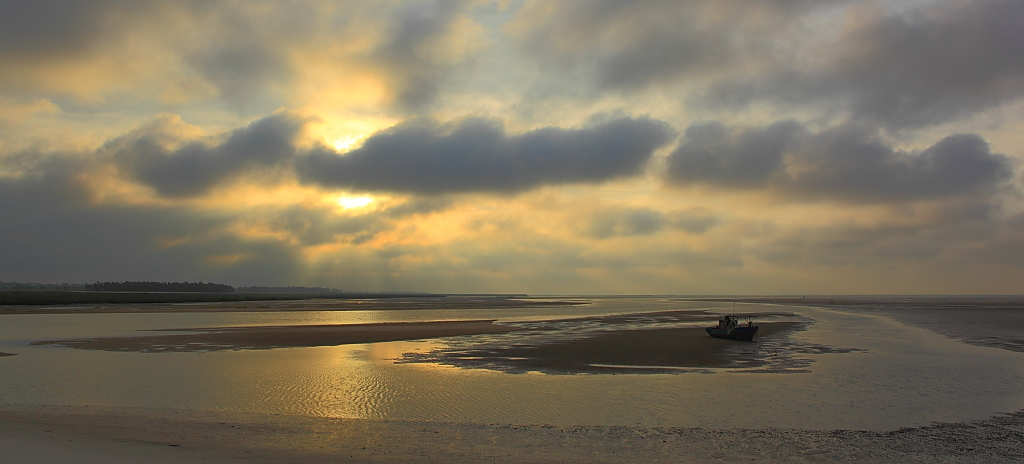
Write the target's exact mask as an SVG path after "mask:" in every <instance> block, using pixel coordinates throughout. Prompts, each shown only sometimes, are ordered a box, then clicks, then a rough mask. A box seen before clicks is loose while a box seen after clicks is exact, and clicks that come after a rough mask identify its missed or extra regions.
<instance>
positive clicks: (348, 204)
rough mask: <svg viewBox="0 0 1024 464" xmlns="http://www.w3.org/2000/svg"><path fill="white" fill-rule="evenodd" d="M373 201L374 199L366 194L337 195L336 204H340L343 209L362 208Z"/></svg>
mask: <svg viewBox="0 0 1024 464" xmlns="http://www.w3.org/2000/svg"><path fill="white" fill-rule="evenodd" d="M373 202H374V199H373V198H372V197H368V196H360V197H346V196H342V197H338V205H339V206H341V207H342V208H344V209H355V208H363V207H365V206H368V205H369V204H370V203H373Z"/></svg>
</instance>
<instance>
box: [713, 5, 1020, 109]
mask: <svg viewBox="0 0 1024 464" xmlns="http://www.w3.org/2000/svg"><path fill="white" fill-rule="evenodd" d="M1021 24H1024V3H1022V2H1019V1H1017V0H982V1H972V2H945V3H938V4H929V5H928V6H925V7H922V8H917V9H914V10H911V11H905V12H901V13H893V14H889V15H880V14H879V15H874V16H870V17H869V18H868V19H863V18H862V19H861V20H860V23H858V24H857V26H856V27H852V28H849V30H847V31H845V32H844V33H843V34H841V35H840V37H839V39H838V40H836V41H835V42H828V43H831V44H833V45H830V49H829V50H827V55H826V56H829V58H828V59H827V60H826V61H825V62H824V63H803V64H801V65H795V64H794V62H793V61H786V62H782V63H779V64H781V65H784V66H777V67H775V69H773V70H764V71H763V72H761V73H759V74H757V75H748V76H742V77H739V78H733V79H728V80H725V81H723V82H721V83H718V84H715V85H713V86H712V87H711V88H710V89H709V90H708V92H707V93H706V94H705V95H704V96H703V97H701V98H699V99H696V100H695V101H699V102H701V103H703V104H706V105H711V106H724V107H734V108H735V107H744V106H746V105H749V104H751V103H754V102H758V101H773V102H779V103H784V104H788V105H804V104H816V105H824V106H825V107H828V108H831V109H835V110H842V111H847V112H849V113H850V115H851V116H852V117H854V118H856V119H860V120H863V121H867V122H871V123H878V124H881V125H884V126H885V127H889V128H897V129H899V128H914V127H921V126H926V125H930V124H935V123H941V122H946V121H950V120H954V119H956V118H959V117H962V116H967V115H970V114H973V113H975V112H978V111H981V110H984V109H987V108H991V107H994V106H998V105H1002V104H1004V103H1006V102H1007V101H1010V100H1016V99H1019V98H1020V97H1021V96H1022V95H1024V47H1021V46H1020V44H1021V43H1024V28H1022V27H1021ZM823 51H826V50H823Z"/></svg>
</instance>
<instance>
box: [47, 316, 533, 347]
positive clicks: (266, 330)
mask: <svg viewBox="0 0 1024 464" xmlns="http://www.w3.org/2000/svg"><path fill="white" fill-rule="evenodd" d="M512 330H516V329H515V328H513V327H508V326H502V325H498V324H495V323H494V321H493V320H475V321H435V322H386V323H376V324H329V325H295V326H254V327H203V328H192V329H175V331H186V332H189V333H174V334H157V335H141V336H131V337H103V338H79V339H66V340H40V341H35V342H32V344H33V345H60V346H65V347H69V348H79V349H84V350H105V351H139V352H147V353H152V352H187V351H223V350H259V349H272V348H294V347H313V346H337V345H348V344H358V343H377V342H390V341H402V340H419V339H425V338H438V337H451V336H456V335H471V334H485V333H500V332H508V331H512Z"/></svg>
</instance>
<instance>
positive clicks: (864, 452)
mask: <svg viewBox="0 0 1024 464" xmlns="http://www.w3.org/2000/svg"><path fill="white" fill-rule="evenodd" d="M785 303H787V304H793V303H792V302H789V301H787V302H785ZM815 303H818V302H815ZM822 303H824V304H812V306H811V307H810V308H809V309H808V311H809V312H800V314H796V313H795V312H791V311H788V310H786V307H785V306H783V307H778V309H773V308H776V306H773V305H771V304H770V303H767V305H766V306H765V304H766V302H763V301H761V302H758V303H757V304H758V305H757V306H755V305H754V304H753V303H750V304H749V306H747V307H748V308H754V309H756V310H757V314H758V318H759V319H758V321H759V322H758V324H759V325H760V326H761V327H762V329H761V332H760V335H759V337H760V338H759V342H760V343H758V344H743V343H741V342H732V343H718V342H722V341H721V340H716V339H712V338H710V337H707V336H706V335H704V334H701V333H700V332H702V329H701V328H700V327H699V325H700V324H705V323H706V322H707V321H708V320H709V317H712V316H713V315H712V314H709V313H708V312H707V311H704V310H699V311H698V310H672V311H654V312H636V313H631V314H612V315H600V316H589V317H581V318H548V319H541V320H524V321H509V320H504V319H502V320H484V319H472V320H451V321H422V322H398V323H382V322H378V323H367V324H306V325H264V326H259V325H251V326H208V327H204V326H197V327H185V328H174V329H171V330H154V331H149V332H148V333H146V334H143V335H138V334H127V335H124V334H123V335H118V336H104V337H84V338H59V339H46V340H33V341H32V343H33V345H29V346H34V347H37V348H32V349H33V350H37V349H46V350H47V351H45V353H50V354H54V355H55V354H59V353H75V352H82V353H83V354H86V353H89V352H97V353H102V352H111V353H124V354H125V355H129V356H142V357H145V356H160V358H146V359H172V358H167V357H168V356H171V357H176V356H218V355H219V354H218V353H225V352H228V353H239V354H242V353H246V352H249V353H253V355H259V354H260V353H264V352H266V353H271V352H281V353H287V352H288V351H287V350H289V349H298V350H310V349H313V350H318V349H326V348H328V347H329V346H330V345H345V344H351V345H352V346H357V347H358V346H370V347H372V346H377V345H376V344H380V343H383V344H384V345H386V344H387V342H391V341H408V340H424V341H430V340H444V341H445V343H439V344H429V348H424V349H421V350H418V351H417V350H412V351H409V352H403V353H398V354H396V355H391V356H392V357H390V358H388V359H389V361H387V362H388V363H397V366H399V367H398V368H401V366H411V367H414V366H424V367H425V368H429V369H431V370H430V371H428V372H431V375H436V376H437V377H431V378H440V379H452V380H453V381H457V380H458V379H459V377H451V374H445V372H463V371H465V372H473V371H480V372H500V373H501V374H498V375H503V376H506V377H500V378H502V379H508V380H515V379H538V377H536V375H535V374H541V375H542V377H539V378H544V377H547V378H549V379H553V380H552V382H555V383H550V382H549V383H546V384H544V385H547V386H546V387H543V388H545V389H550V388H554V387H556V386H558V385H563V384H564V383H565V382H571V384H572V385H591V384H593V383H594V382H604V380H602V379H612V378H620V377H621V378H622V379H638V380H642V379H650V378H658V379H667V380H665V381H675V379H684V378H689V379H692V381H694V382H697V384H695V385H704V384H706V385H708V386H711V385H719V384H721V381H716V380H715V379H722V378H725V379H729V378H735V379H739V380H741V381H742V379H744V378H758V379H760V378H766V379H779V380H778V381H780V382H783V385H784V384H787V383H788V384H791V385H796V387H792V388H804V387H800V386H799V385H800V384H801V382H805V381H801V380H800V379H804V378H807V379H812V378H814V377H801V376H807V375H812V376H813V375H820V372H819V371H824V372H828V371H829V369H830V368H829V367H828V366H829V365H830V364H829V362H830V360H840V361H842V360H844V359H849V357H850V356H855V357H856V356H860V357H866V358H865V359H868V360H869V361H871V362H878V360H877V359H876V358H872V356H876V357H877V355H878V354H877V353H875V352H877V351H878V348H877V347H876V345H870V344H863V345H862V344H857V343H853V342H852V341H851V340H856V339H857V338H856V337H854V336H852V335H851V336H850V337H848V338H834V339H832V340H817V339H816V338H815V336H814V335H815V334H816V333H818V332H819V331H820V330H829V329H828V327H822V324H825V325H827V324H828V322H827V321H830V320H832V319H827V318H826V319H822V318H821V317H820V314H828V315H835V319H834V320H835V321H840V322H841V321H842V320H844V319H843V317H846V316H843V314H850V315H851V317H854V318H867V319H866V320H870V321H873V322H874V323H877V324H880V325H879V327H891V329H892V330H904V331H912V330H924V329H927V330H928V331H930V332H928V333H938V334H942V336H938V335H935V336H933V337H924V338H922V340H926V341H927V340H930V342H929V343H938V344H941V345H942V346H943V347H946V348H943V349H948V350H953V351H950V353H960V351H957V350H961V349H960V348H956V346H957V345H959V346H963V345H962V344H961V343H960V342H964V343H968V344H971V345H976V346H979V347H984V348H969V349H968V348H964V349H963V350H964V351H963V353H966V354H962V356H963V357H962V359H964V360H965V361H962V362H965V363H968V362H970V360H971V359H972V358H971V356H973V354H972V353H975V352H979V353H983V354H992V353H996V352H1003V353H1007V355H1006V356H1010V358H1007V359H1015V358H1012V357H1013V356H1017V355H1015V354H1014V355H1011V354H1009V353H1008V352H1016V351H1017V350H1014V349H1013V348H1014V347H1016V346H1018V345H1017V344H1016V343H1015V342H1014V340H1015V339H1014V334H1015V333H1016V332H1014V331H1013V330H1012V328H1008V325H1014V324H1017V325H1015V326H1014V327H1016V328H1017V329H1020V328H1022V327H1021V326H1020V325H1019V323H1020V322H1021V321H1022V320H1024V318H1021V317H1018V316H1016V315H1018V314H1019V311H1015V310H1014V308H1016V307H1015V306H1012V305H1008V304H1001V305H996V306H993V305H992V304H990V302H985V301H980V302H978V301H976V302H974V303H973V306H972V305H966V306H965V305H964V304H960V305H959V306H957V307H956V308H952V309H951V308H948V307H945V308H944V309H943V307H942V306H935V305H934V304H933V303H928V302H924V303H921V304H918V305H917V306H915V307H914V308H898V307H893V306H891V304H886V303H885V302H879V301H873V302H871V304H870V305H868V304H861V305H839V304H836V303H835V300H834V299H833V301H832V306H829V304H828V303H827V302H822ZM961 303H962V302H961ZM665 304H667V303H665ZM929 304H932V305H931V306H929ZM815 307H829V308H831V309H827V310H825V309H815ZM1018 309H1019V308H1018ZM53 311H54V312H55V313H56V312H58V310H53ZM821 311H827V312H826V313H821ZM797 312H799V311H797ZM863 314H867V315H866V316H864V315H863ZM996 315H1001V316H1004V317H1001V318H1000V319H999V320H1001V321H1007V322H1004V323H978V324H971V323H969V322H971V321H974V320H979V319H980V320H986V321H988V320H991V319H992V318H993V317H995V316H996ZM1008 315H1009V316H1008ZM815 317H816V318H817V319H816V320H815V319H814V318H815ZM857 320H859V319H857ZM886 320H888V321H891V322H884V321H886ZM895 321H900V322H895ZM695 325H697V327H694V326H695ZM910 327H916V328H917V329H911V328H910ZM907 333H910V332H907ZM913 333H914V334H919V333H925V332H913ZM944 339H945V340H947V341H945V342H943V341H942V340H944ZM949 339H955V340H958V341H957V342H952V341H950V340H949ZM1016 340H1019V337H1017V338H1016ZM367 344H369V345H367ZM384 345H381V346H384ZM878 346H880V345H878ZM47 347H49V348H47ZM286 347H290V348H286ZM316 347H320V348H316ZM865 347H866V348H865ZM281 349H284V350H285V351H281ZM899 349H900V350H902V349H905V348H899ZM53 350H58V351H53ZM59 350H70V351H59ZM977 350H981V351H977ZM986 350H988V351H986ZM992 350H996V351H995V352H994V351H992ZM8 351H10V349H8ZM403 351H404V350H403ZM296 353H299V352H296ZM14 354H17V353H14ZM960 355H961V354H957V356H960ZM17 357H18V356H12V357H8V358H5V359H10V360H14V359H16V358H17ZM844 357H845V358H844ZM140 359H141V358H140ZM174 359H177V358H174ZM189 359H200V358H189ZM202 359H206V358H202ZM873 359H874V361H872V360H873ZM901 359H903V358H899V359H896V361H900V360H901ZM920 359H923V358H920ZM956 359H958V358H956V357H955V356H951V357H950V358H949V361H948V362H950V363H955V362H957V361H956ZM994 359H1002V358H999V357H997V358H994ZM843 362H846V361H843ZM894 362H895V361H894ZM900 362H902V361H900ZM940 362H941V361H940ZM382 366H383V365H382ZM431 366H444V369H456V371H445V370H442V371H440V374H438V373H436V372H435V371H434V370H433V369H435V368H433V367H431ZM837 366H847V364H839V365H837ZM0 367H2V365H0ZM385 367H386V366H385ZM524 374H534V375H524ZM615 374H622V376H615ZM826 375H827V376H832V375H836V376H838V375H839V374H826ZM1016 375H1017V377H1016V378H1018V379H1019V374H1016ZM681 376H682V377H681ZM688 376H691V377H688ZM692 376H696V377H692ZM723 376H724V377H723ZM744 376H746V377H744ZM758 376H768V377H758ZM780 376H781V377H780ZM484 377H485V378H491V377H493V375H491V374H487V375H484ZM854 377H856V375H855V376H854ZM831 378H832V377H829V378H826V379H825V380H823V382H824V383H823V384H822V385H825V386H827V385H829V384H830V382H832V383H835V382H843V380H841V378H840V377H835V380H829V379H831ZM1013 379H1014V377H1013V376H1010V377H1007V380H1006V381H1005V382H1007V383H1005V385H1013V382H1014V380H1013ZM517 381H518V380H517ZM716 382H718V383H716ZM847 382H848V381H847ZM515 385H516V384H509V388H516V387H515ZM614 385H619V387H614V388H612V389H611V390H607V391H608V392H612V391H619V390H616V389H621V388H628V385H629V382H627V383H615V384H614ZM721 385H730V384H728V383H725V384H721ZM836 385H841V383H840V384H836ZM964 385H967V386H959V385H954V386H953V387H950V388H951V392H950V393H948V395H947V396H946V397H941V396H939V397H937V398H959V397H960V396H961V395H962V394H961V393H960V392H961V391H963V390H964V389H965V388H973V387H970V386H969V385H972V384H964ZM499 386H500V385H499ZM825 386H823V387H814V388H817V390H807V391H810V392H812V393H813V392H815V391H819V392H824V390H823V389H824V388H827V387H825ZM849 387H850V386H849V385H847V386H846V387H838V386H837V387H836V388H849ZM573 388H579V387H573ZM775 388H779V387H775ZM860 388H862V389H867V390H866V391H869V392H870V391H871V390H870V389H871V388H882V387H880V386H879V387H872V386H871V385H867V386H862V387H860ZM886 388H888V387H886ZM999 388H1004V389H1005V388H1012V387H999ZM568 391H569V392H572V391H574V390H572V389H570V390H568ZM740 391H746V392H748V393H749V392H751V391H756V390H750V389H747V390H736V392H740ZM800 391H805V390H800ZM679 393H683V392H679ZM708 393H710V392H705V394H704V397H706V398H709V399H708V401H713V402H714V401H721V400H718V399H715V398H719V397H718V396H715V395H708ZM424 394H425V393H424ZM547 394H553V395H554V394H557V393H556V390H548V393H547ZM570 394H571V393H570ZM618 394H621V393H618ZM740 394H742V393H740ZM849 394H850V395H854V396H856V393H855V391H853V390H851V392H850V393H849ZM933 394H934V393H933ZM894 395H895V396H894V400H893V402H892V403H884V401H883V400H884V399H877V400H878V401H883V403H884V404H890V406H885V405H884V404H883V403H879V405H877V406H873V407H893V406H891V404H898V403H899V402H900V401H902V400H903V399H905V398H908V397H906V395H907V393H898V394H894ZM513 396H514V395H513ZM570 397H571V396H566V397H565V398H570ZM694 397H695V398H699V397H701V395H700V394H699V392H698V394H696V396H694ZM612 399H613V398H611V397H609V398H608V400H612ZM581 400H582V398H581ZM597 401H600V400H597ZM616 401H618V399H616ZM945 401H948V399H947V400H945ZM656 402H657V401H656V400H655V403H656ZM594 404H597V403H594ZM629 404H631V403H629ZM801 404H802V403H798V404H795V405H794V407H793V409H797V410H800V411H802V412H799V414H797V415H796V416H793V417H790V418H786V417H782V416H780V417H778V418H772V417H765V415H766V414H770V413H766V412H764V411H770V409H768V410H765V409H763V408H761V406H760V405H757V404H751V408H750V409H749V411H750V413H751V414H754V415H755V416H756V417H751V418H750V419H749V420H736V421H719V420H716V419H713V418H712V419H710V422H709V423H710V424H715V423H719V424H720V425H719V426H670V425H661V426H649V425H628V424H626V423H623V424H616V423H615V421H614V420H612V422H611V423H602V420H597V421H595V420H593V419H571V418H569V419H564V420H561V421H552V422H548V421H543V420H531V419H527V420H520V419H513V420H509V421H499V420H491V419H494V418H495V417H501V416H500V415H499V416H484V417H485V418H484V419H482V420H473V421H465V420H445V419H444V417H447V416H440V417H439V418H437V419H433V420H406V419H388V418H358V417H339V416H335V417H331V416H330V414H327V415H317V414H295V413H288V412H283V413H266V412H259V411H256V410H248V411H246V410H224V409H208V408H167V407H141V406H125V405H121V406H114V405H102V404H84V405H83V404H75V405H63V404H59V403H54V404H4V405H0V447H2V448H3V449H5V456H6V459H7V461H5V462H12V463H20V462H52V463H57V462H72V463H74V462H83V463H85V462H110V463H116V462H140V461H144V462H157V463H176V462H200V461H202V462H222V463H235V462H265V463H279V462H280V463H283V462H314V463H316V462H380V463H384V462H508V463H512V462H608V463H618V462H683V463H704V462H745V461H758V462H836V463H839V462H882V463H885V462H893V463H895V462H922V463H924V462H929V463H932V462H958V463H959V462H979V463H980V462H985V463H993V462H994V463H1000V462H1007V463H1009V462H1017V461H1018V460H1019V456H1020V455H1021V454H1022V453H1024V412H1022V411H1018V410H1007V411H1003V412H993V413H991V414H988V415H986V416H984V417H977V418H975V419H971V420H963V421H952V422H950V421H942V420H938V421H936V420H932V421H931V422H928V421H924V423H921V421H917V422H915V423H921V425H915V426H901V427H886V426H884V425H882V426H876V427H863V428H862V427H857V426H854V427H849V428H847V427H837V426H836V425H837V424H842V421H839V422H836V421H832V422H829V421H826V422H820V421H817V422H816V421H815V420H814V419H815V418H813V417H811V416H808V415H807V414H809V413H810V411H813V410H814V408H815V407H818V406H820V405H821V404H822V403H820V402H812V403H808V405H801ZM918 404H919V406H913V408H920V407H921V406H920V405H927V401H923V402H919V403H918ZM965 404H966V403H965ZM1007 404H1010V403H1007ZM452 405H456V403H452ZM508 406H509V407H513V408H514V407H515V404H510V405H508ZM522 406H523V407H529V406H528V405H527V404H526V403H523V404H522ZM610 407H611V406H610ZM625 407H630V406H625ZM858 407H869V406H867V405H862V406H858ZM730 408H732V409H728V410H729V411H730V413H735V412H736V411H743V410H744V409H743V407H739V408H738V409H737V407H736V406H730ZM800 408H803V409H802V410H801V409H800ZM948 408H949V409H951V410H952V413H955V414H954V416H956V415H957V414H959V413H958V412H957V410H960V409H964V408H967V406H963V405H960V406H958V405H955V404H949V406H948ZM611 409H612V410H614V409H615V408H614V407H611ZM709 410H710V411H713V410H714V409H713V408H712V409H709ZM844 410H845V409H839V411H844ZM910 410H911V411H913V410H914V409H910ZM997 410H998V408H995V409H993V411H997ZM701 411H703V409H702V410H701ZM960 412H962V411H960ZM457 417H461V416H457ZM508 417H511V418H515V417H527V418H528V417H533V416H529V415H523V416H516V415H509V416H508ZM538 417H545V416H543V415H540V416H538ZM595 417H604V416H595ZM613 417H614V416H613ZM936 417H942V416H936ZM625 422H628V420H627V421H625ZM801 423H805V424H806V425H807V426H806V427H804V426H798V425H799V424H801ZM613 424H614V425H613ZM736 424H750V425H749V426H738V425H736ZM764 424H778V425H777V426H776V425H768V426H766V425H764ZM851 424H854V422H851Z"/></svg>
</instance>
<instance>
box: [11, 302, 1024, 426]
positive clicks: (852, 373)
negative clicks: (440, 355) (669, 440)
mask: <svg viewBox="0 0 1024 464" xmlns="http://www.w3.org/2000/svg"><path fill="white" fill-rule="evenodd" d="M592 302H593V303H592V304H590V305H586V306H575V307H565V306H560V307H551V308H514V309H497V310H456V311H446V310H410V311H404V310H397V311H346V312H318V311H304V312H277V313H266V312H261V313H177V314H79V315H6V316H0V351H5V352H10V353H17V354H18V355H17V356H11V357H3V358H0V403H15V404H74V405H86V404H96V405H108V406H142V407H171V408H181V409H213V410H229V411H240V412H261V413H284V414H299V415H313V416H332V417H352V418H373V419H400V420H432V421H460V422H479V423H522V424H552V425H640V426H687V427H690V426H699V427H761V426H776V427H795V428H813V429H836V428H846V429H895V428H899V427H908V426H918V425H925V424H929V423H931V422H933V421H948V422H952V421H963V420H971V419H982V418H986V417H989V416H991V415H993V414H997V413H1001V412H1010V411H1015V410H1018V409H1021V408H1024V387H1022V386H1021V385H1024V382H1022V380H1024V353H1014V352H1008V351H1004V350H999V349H994V348H984V347H977V346H970V345H966V344H964V343H961V342H958V341H955V340H951V339H947V338H945V337H943V336H941V335H937V334H935V333H933V332H930V331H928V330H925V329H920V328H915V327H910V326H907V325H904V324H901V323H899V322H896V321H893V320H891V319H888V318H885V317H881V316H876V315H870V314H850V313H841V312H835V311H828V310H822V309H814V308H804V307H782V306H769V305H742V306H741V308H740V311H741V312H753V311H772V312H778V311H787V312H792V313H795V314H798V315H800V316H803V317H807V318H810V319H812V320H814V321H815V322H814V324H813V325H812V326H811V327H810V328H809V329H808V330H806V331H802V332H799V333H797V334H795V335H794V337H795V338H796V339H797V341H800V342H804V343H808V344H819V345H828V346H833V347H838V348H856V349H859V350H862V351H854V352H846V353H831V354H801V355H800V356H802V357H805V358H807V359H809V360H810V361H811V364H810V365H809V367H808V368H807V369H806V371H805V372H801V373H788V374H778V373H751V372H737V371H730V370H711V371H710V372H711V373H681V374H626V375H607V374H585V375H545V374H539V373H528V374H509V373H501V372H493V371H487V370H480V369H461V368H456V367H447V366H439V365H435V364H396V363H395V362H394V361H395V360H396V359H397V358H400V357H401V356H402V355H403V354H404V353H408V352H426V351H429V350H432V349H434V348H437V347H438V346H439V344H442V343H444V340H433V341H414V342H388V343H375V344H364V345H347V346H338V347H317V348H284V349H274V350H262V351H226V352H208V353H134V352H127V353H124V352H106V351H85V350H76V349H70V348H62V347H54V346H32V345H29V343H30V342H32V341H36V340H42V339H55V338H72V337H73V338H81V337H98V336H117V335H134V334H138V332H137V331H138V330H147V329H167V328H183V327H203V326H241V325H277V324H324V323H364V322H398V321H410V322H412V321H428V320H460V319H498V320H499V321H505V322H513V321H528V320H531V321H536V320H550V319H561V318H566V317H581V316H591V315H608V314H624V313H636V312H649V311H662V310H669V309H701V308H719V309H724V308H725V306H726V305H722V304H716V303H703V302H678V301H672V300H667V299H664V298H607V299H605V298H601V299H592ZM727 306H731V305H727Z"/></svg>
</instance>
